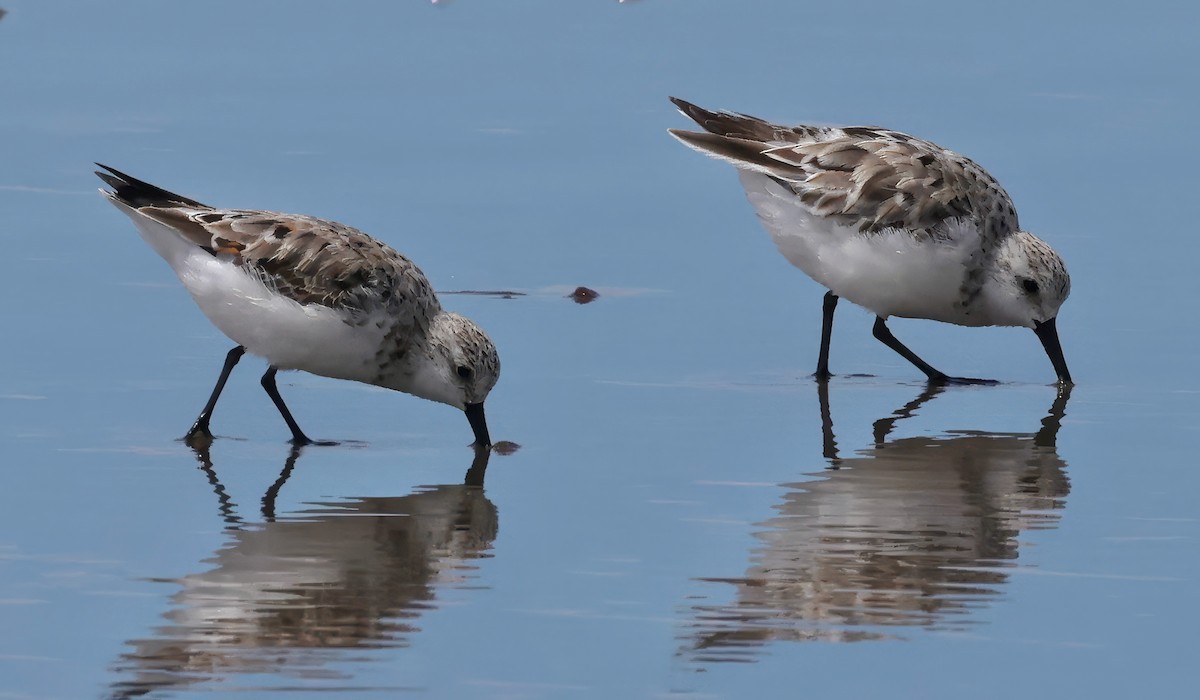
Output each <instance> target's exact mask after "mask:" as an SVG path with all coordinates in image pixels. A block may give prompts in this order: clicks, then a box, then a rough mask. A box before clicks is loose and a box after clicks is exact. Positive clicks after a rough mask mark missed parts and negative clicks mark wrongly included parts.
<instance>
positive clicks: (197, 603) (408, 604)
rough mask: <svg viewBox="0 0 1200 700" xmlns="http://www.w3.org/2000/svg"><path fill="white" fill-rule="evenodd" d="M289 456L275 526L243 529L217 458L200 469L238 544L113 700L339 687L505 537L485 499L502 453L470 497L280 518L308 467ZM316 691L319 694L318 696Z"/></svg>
mask: <svg viewBox="0 0 1200 700" xmlns="http://www.w3.org/2000/svg"><path fill="white" fill-rule="evenodd" d="M300 452H301V450H300V448H294V449H293V450H292V452H291V454H290V455H289V456H288V459H287V462H286V464H285V465H284V468H283V471H282V473H281V474H280V476H279V479H278V480H277V481H276V482H275V483H274V484H273V485H272V486H271V488H270V489H269V490H268V491H267V493H266V494H265V495H264V496H263V500H262V514H263V517H264V522H261V523H247V522H244V521H243V520H242V519H241V518H240V517H239V516H238V515H237V512H236V506H235V505H234V503H233V502H232V501H231V500H230V498H229V496H228V494H227V493H226V492H225V489H224V487H223V486H222V485H221V482H220V481H219V480H218V479H217V474H216V471H215V469H214V468H213V464H212V460H211V459H210V457H209V453H208V447H207V446H206V445H205V446H202V447H199V448H197V450H196V457H197V460H198V461H199V463H200V469H201V470H202V471H203V472H204V473H205V475H206V476H207V477H208V480H209V483H210V484H211V485H212V487H213V490H214V491H215V492H216V495H217V499H218V503H219V504H220V505H219V510H220V513H221V517H222V518H223V519H224V521H225V522H226V523H227V524H228V527H227V529H226V533H227V535H228V541H227V542H226V544H225V545H224V546H223V547H222V548H221V549H219V550H218V551H217V552H216V554H215V555H214V556H213V557H212V558H211V559H209V560H207V563H209V564H211V565H212V566H211V567H210V568H209V569H208V570H207V571H204V572H201V573H198V574H193V575H190V576H186V577H184V578H182V579H179V580H178V581H177V582H178V583H179V585H180V586H181V587H182V588H181V590H180V591H179V592H178V593H176V594H175V595H174V596H173V597H172V601H173V603H174V606H173V609H172V610H170V611H169V612H167V613H166V614H165V615H164V617H165V618H166V619H167V621H168V622H167V624H165V625H163V626H161V627H159V628H157V629H156V630H155V634H154V636H153V637H152V638H150V639H139V640H132V641H130V642H129V646H131V647H133V650H132V651H130V652H128V653H126V654H123V655H122V656H121V658H120V660H119V661H118V662H117V664H116V666H115V670H116V671H117V672H118V673H120V674H122V675H123V676H125V677H132V679H130V680H125V681H122V682H120V683H118V684H116V685H115V686H114V693H113V697H135V696H138V695H143V694H145V693H150V692H152V691H156V690H164V689H171V688H180V687H183V686H187V685H190V684H196V683H204V682H211V681H217V680H221V679H225V678H228V677H230V676H234V675H239V674H275V675H276V677H279V676H282V677H292V678H305V679H331V678H339V677H340V676H339V675H338V673H337V672H336V670H335V669H331V668H330V665H331V662H335V661H345V660H348V659H349V658H350V657H348V656H347V654H346V651H347V650H351V649H359V650H365V649H371V648H379V647H389V646H403V645H405V644H406V639H405V637H406V635H410V634H412V633H414V632H416V631H417V629H418V628H417V627H416V626H415V624H414V621H415V619H416V618H417V617H419V616H420V615H421V614H422V613H423V612H424V611H425V610H427V609H429V608H430V607H431V602H432V601H433V600H434V599H435V596H436V593H437V588H439V587H444V586H454V585H463V582H464V581H467V580H469V579H470V578H472V575H471V573H470V572H471V571H472V569H473V568H474V567H472V566H471V565H470V564H469V563H468V562H469V561H470V560H472V559H478V558H481V557H486V556H488V555H487V552H488V550H489V549H490V548H491V543H492V541H493V540H494V539H495V537H496V532H497V528H498V520H497V512H496V507H495V506H494V505H493V504H492V502H491V501H489V500H488V499H487V498H486V497H485V496H484V493H483V478H484V472H485V470H486V469H487V463H488V457H489V452H488V451H487V450H486V449H484V450H477V451H476V453H475V458H474V461H473V462H472V464H471V468H470V470H469V471H468V472H467V476H466V479H465V480H464V483H462V484H453V485H446V486H434V487H429V488H422V489H421V490H419V491H417V492H415V493H412V494H410V495H407V496H401V497H396V498H355V499H349V500H345V501H338V502H335V503H318V504H310V506H311V507H310V508H307V509H305V510H303V511H301V512H298V513H294V514H288V515H286V516H284V517H282V518H278V519H277V518H276V517H275V498H276V496H277V495H278V493H279V491H280V489H281V488H282V487H283V485H284V483H285V482H286V480H287V478H288V476H290V474H291V472H292V470H293V469H294V468H295V466H296V461H297V459H298V458H299V456H300ZM310 689H315V688H310Z"/></svg>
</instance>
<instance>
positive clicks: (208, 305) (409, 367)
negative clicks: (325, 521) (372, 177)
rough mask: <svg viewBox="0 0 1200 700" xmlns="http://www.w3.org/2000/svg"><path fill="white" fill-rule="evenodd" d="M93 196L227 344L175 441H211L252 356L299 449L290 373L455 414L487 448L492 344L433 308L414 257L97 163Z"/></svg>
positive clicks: (355, 234)
mask: <svg viewBox="0 0 1200 700" xmlns="http://www.w3.org/2000/svg"><path fill="white" fill-rule="evenodd" d="M100 167H101V168H103V169H104V170H106V171H108V172H97V173H96V174H97V175H99V176H100V179H101V180H104V182H105V183H107V184H108V185H109V186H110V187H112V191H111V192H110V191H107V190H101V192H102V193H103V194H104V195H105V196H106V197H108V199H109V201H111V202H112V203H113V204H114V205H116V207H117V208H118V209H120V210H121V211H122V212H124V213H125V215H126V216H128V217H129V218H130V219H132V220H133V223H134V225H136V226H137V229H138V232H139V233H140V234H141V236H142V238H143V239H144V240H145V241H146V243H148V244H149V245H150V247H151V248H153V249H154V251H155V252H157V253H158V254H159V255H160V256H162V258H163V259H164V260H166V261H167V263H168V264H169V265H170V266H171V268H172V269H174V270H175V273H176V274H177V275H179V279H180V281H181V282H183V286H184V287H186V288H187V290H188V291H189V292H190V293H191V295H192V298H193V299H195V301H196V304H197V305H199V306H200V310H201V311H203V312H204V315H205V316H207V317H208V319H209V320H210V321H212V322H213V325H215V326H216V327H217V328H218V329H220V330H221V332H222V333H224V334H225V335H227V336H228V337H229V338H230V339H231V340H233V342H235V343H237V346H236V347H234V348H233V349H232V350H230V351H229V353H228V355H226V357H225V365H224V367H223V368H222V370H221V375H220V377H219V378H218V379H217V384H216V386H215V387H214V388H213V391H212V395H211V396H210V397H209V400H208V403H207V404H206V405H205V406H204V409H203V410H202V411H201V412H200V415H199V417H198V418H197V419H196V422H195V424H194V425H192V428H191V430H189V431H188V433H187V435H186V436H185V439H186V440H188V441H189V442H191V441H193V440H195V439H197V438H202V437H203V438H211V437H212V433H211V432H210V431H209V420H210V419H211V417H212V412H213V409H214V407H215V406H216V404H217V399H218V398H219V397H220V395H221V390H222V389H223V388H224V386H225V382H226V380H227V379H228V378H229V373H230V372H231V371H232V370H233V367H234V365H236V364H237V362H238V360H240V359H241V357H242V355H243V354H244V353H246V352H249V353H250V354H252V355H258V356H260V357H264V358H266V360H267V361H268V362H269V363H270V367H269V368H268V369H267V372H266V374H264V375H263V377H262V386H263V388H264V389H266V391H267V394H268V395H269V396H270V397H271V401H273V402H274V404H275V407H276V408H278V409H279V413H280V414H281V415H282V416H283V419H284V421H286V422H287V425H288V428H289V429H290V430H291V432H292V441H293V442H294V443H296V444H308V443H311V442H313V441H312V440H310V439H309V438H308V436H306V435H305V434H304V432H303V431H301V430H300V426H299V425H297V424H296V420H295V419H294V418H293V417H292V414H291V411H289V410H288V408H287V405H286V404H284V402H283V398H282V397H280V395H279V390H278V389H277V388H276V386H275V374H276V373H277V372H278V371H279V370H281V369H284V370H288V369H298V370H304V371H306V372H311V373H312V374H319V375H321V376H324V377H334V378H337V379H351V380H354V381H358V382H364V383H366V384H374V385H376V386H382V387H386V388H388V389H395V390H397V391H403V392H405V393H408V394H413V395H414V396H419V397H421V398H425V399H430V400H432V401H438V402H440V403H444V404H449V405H451V406H454V407H455V408H458V409H460V410H462V411H464V412H465V413H466V415H467V420H468V421H469V422H470V424H471V429H472V430H473V431H474V433H475V444H476V445H490V444H491V438H490V437H489V435H488V429H487V421H486V419H485V417H484V410H483V402H484V399H486V398H487V396H488V393H489V392H490V391H491V390H492V387H493V386H495V384H496V380H497V379H498V378H499V376H500V359H499V357H498V356H497V354H496V347H495V345H493V344H492V341H491V339H490V338H488V336H487V334H486V333H484V332H483V331H482V330H481V329H480V328H479V326H477V325H475V323H473V322H472V321H471V320H470V319H467V318H464V317H462V316H459V315H458V314H455V313H451V312H448V311H445V310H443V309H442V306H441V304H440V303H439V302H438V299H437V295H436V294H434V292H433V288H432V287H431V286H430V284H429V280H427V279H426V278H425V275H424V274H423V273H422V272H421V270H420V269H419V268H418V267H417V266H416V265H415V264H413V262H412V261H411V260H409V259H408V258H406V257H404V256H403V255H401V254H400V253H398V252H396V251H395V250H393V249H392V248H390V247H388V246H387V245H385V244H383V243H381V242H380V241H378V240H376V239H374V238H372V237H370V236H368V235H367V234H365V233H363V232H362V231H359V230H357V229H354V228H351V227H349V226H346V225H344V224H339V223H336V222H333V221H326V220H323V219H317V218H314V217H311V216H301V215H297V214H281V213H278V212H269V211H255V210H248V209H217V208H214V207H210V206H208V205H207V204H201V203H200V202H197V201H196V200H194V199H189V198H187V197H183V196H181V195H178V194H174V193H172V192H168V191H166V190H164V189H161V188H159V187H155V186H154V185H151V184H149V183H146V182H142V181H141V180H138V179H136V178H133V177H130V176H129V175H126V174H125V173H122V172H120V171H119V170H115V169H113V168H110V167H108V166H105V165H100Z"/></svg>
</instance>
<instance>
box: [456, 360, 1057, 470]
mask: <svg viewBox="0 0 1200 700" xmlns="http://www.w3.org/2000/svg"><path fill="white" fill-rule="evenodd" d="M1055 342H1057V341H1055ZM1059 357H1062V355H1061V353H1060V354H1059ZM463 412H464V413H466V414H467V420H468V421H470V423H471V430H474V431H475V446H476V447H489V446H491V444H492V438H491V437H490V436H489V435H488V429H487V419H486V418H484V417H483V402H482V401H480V402H479V403H469V404H467V407H466V408H465V409H463Z"/></svg>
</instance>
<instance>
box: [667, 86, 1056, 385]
mask: <svg viewBox="0 0 1200 700" xmlns="http://www.w3.org/2000/svg"><path fill="white" fill-rule="evenodd" d="M671 101H672V102H674V103H675V105H676V106H677V107H679V110H680V111H681V112H683V114H684V115H685V116H687V117H689V118H691V119H692V120H693V121H695V122H696V123H697V124H699V125H700V126H701V127H703V128H704V130H705V131H704V132H693V131H682V130H679V129H670V130H669V131H670V134H671V135H672V136H674V137H675V138H677V139H679V140H680V141H682V142H683V143H684V144H685V145H687V146H689V147H691V148H694V149H695V150H697V151H700V152H701V153H704V154H705V155H708V156H712V157H714V158H718V159H721V160H724V161H728V162H729V163H732V164H733V165H734V167H736V168H737V170H738V175H739V176H740V178H741V182H742V187H744V188H745V190H746V194H747V196H748V198H749V199H750V203H751V204H752V205H753V206H754V209H755V210H756V212H757V213H758V218H759V220H760V221H761V222H762V224H763V226H764V227H765V228H766V229H767V231H768V232H769V233H770V234H771V237H772V239H774V241H775V245H776V246H777V247H778V248H779V251H780V252H781V253H782V254H783V256H784V257H785V258H787V259H788V261H790V262H791V263H792V264H793V265H795V266H796V267H798V268H800V269H801V270H803V271H804V273H805V274H807V275H808V276H809V277H811V278H813V279H814V280H816V281H817V282H818V283H820V284H821V285H823V286H824V287H825V288H826V289H828V290H829V291H828V292H826V294H825V302H824V308H823V318H822V324H821V349H820V354H819V356H818V359H817V371H816V373H815V375H814V376H816V377H817V378H818V379H819V380H823V379H828V378H829V377H830V376H832V375H831V374H830V372H829V338H830V334H831V332H832V330H833V312H834V310H835V308H836V306H837V301H838V299H839V298H841V297H845V298H846V299H848V300H850V301H851V302H853V303H855V304H858V305H859V306H862V307H864V308H866V309H867V310H869V311H871V312H873V313H874V314H875V316H876V318H875V326H874V336H875V337H876V338H877V339H879V340H880V341H881V342H883V343H884V344H885V345H887V346H888V347H889V348H891V349H892V350H894V351H896V352H897V353H899V354H900V355H901V356H902V357H904V358H905V359H906V360H908V361H909V362H911V363H912V364H913V365H915V366H916V367H917V369H919V370H921V371H922V372H923V373H924V374H925V376H926V377H927V378H928V380H929V381H930V382H933V383H967V384H975V383H993V382H992V381H991V380H983V379H969V378H963V377H950V376H947V375H946V374H944V373H942V372H940V371H938V370H937V369H935V368H933V367H932V366H931V365H929V364H928V363H927V362H925V361H924V360H922V359H921V358H920V357H918V356H917V355H916V353H914V352H913V351H912V350H909V349H908V348H907V347H906V346H905V345H904V344H903V343H901V342H900V341H899V340H897V339H896V337H895V336H894V335H892V332H891V330H889V329H888V327H887V319H888V318H889V317H891V316H900V317H904V318H925V319H932V320H935V321H944V322H946V323H953V324H956V325H960V326H1023V327H1026V328H1032V329H1033V331H1034V333H1036V334H1037V337H1038V339H1039V340H1040V341H1041V343H1042V346H1043V348H1045V350H1046V355H1047V356H1048V357H1049V358H1050V362H1051V364H1053V365H1054V371H1055V372H1056V373H1057V374H1058V381H1059V383H1060V384H1070V383H1071V374H1070V372H1068V371H1067V362H1066V360H1065V359H1064V358H1063V352H1062V346H1061V345H1060V343H1059V339H1058V330H1057V326H1056V319H1057V317H1058V309H1059V307H1060V306H1062V303H1063V302H1064V301H1066V299H1067V295H1069V294H1070V292H1071V278H1070V276H1068V275H1067V269H1066V266H1064V265H1063V261H1062V259H1061V258H1060V257H1059V256H1058V254H1057V253H1055V252H1054V249H1053V248H1051V247H1050V246H1049V245H1047V244H1046V243H1045V242H1044V241H1042V240H1041V239H1039V238H1037V237H1035V236H1034V235H1033V234H1031V233H1029V232H1028V231H1024V230H1021V228H1020V227H1019V226H1018V224H1017V212H1016V209H1015V208H1014V207H1013V203H1012V200H1011V199H1009V196H1008V194H1007V193H1006V192H1005V191H1004V189H1003V188H1002V187H1001V186H1000V184H999V183H998V182H996V179H995V178H993V177H992V176H991V175H989V174H988V172H987V171H986V170H984V169H983V168H982V167H980V166H979V165H978V164H976V163H975V162H974V161H972V160H970V159H969V158H966V157H964V156H961V155H959V154H957V153H954V152H953V151H948V150H946V149H944V148H942V147H941V146H938V145H937V144H934V143H931V142H929V141H925V140H923V139H919V138H917V137H915V136H910V135H908V134H904V133H901V132H899V131H893V130H891V129H884V128H880V127H874V126H848V127H830V126H806V125H799V126H780V125H777V124H771V123H769V122H766V121H763V120H761V119H758V118H756V117H751V116H748V115H745V114H737V113H733V112H711V111H709V110H707V109H703V108H701V107H697V106H696V105H694V104H691V103H689V102H685V101H684V100H680V99H677V98H674V97H672V98H671Z"/></svg>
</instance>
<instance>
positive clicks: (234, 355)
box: [183, 345, 246, 444]
mask: <svg viewBox="0 0 1200 700" xmlns="http://www.w3.org/2000/svg"><path fill="white" fill-rule="evenodd" d="M245 354H246V348H244V347H242V346H241V345H239V346H237V347H235V348H234V349H232V350H230V351H229V353H228V354H226V355H225V366H224V367H222V368H221V376H220V377H218V378H217V385H216V386H214V387H213V390H212V396H209V397H208V403H206V404H204V410H202V411H200V415H199V416H198V417H197V418H196V422H195V423H192V427H191V429H190V430H188V431H187V435H184V436H183V440H184V442H187V443H188V444H191V443H192V442H194V441H195V440H197V439H198V438H202V437H203V438H208V439H209V440H212V432H210V431H209V429H208V421H209V420H211V419H212V413H213V409H214V408H216V407H217V399H219V398H221V391H222V390H223V389H224V388H225V382H226V381H228V380H229V374H230V373H231V372H233V367H234V365H236V364H237V363H238V360H240V359H242V355H245Z"/></svg>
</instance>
